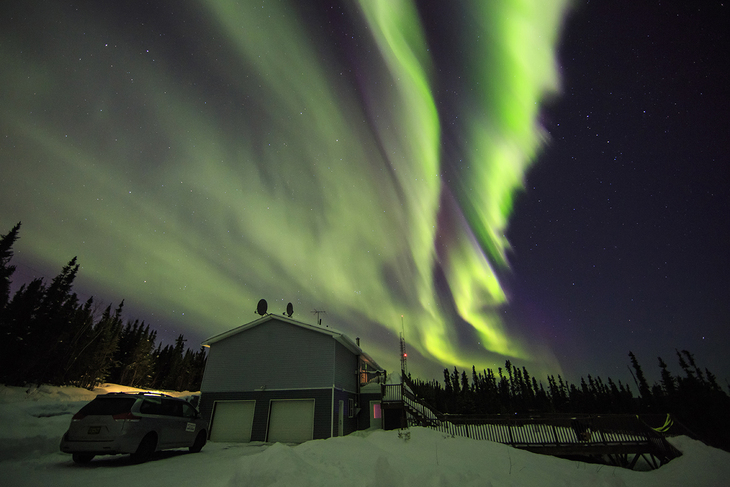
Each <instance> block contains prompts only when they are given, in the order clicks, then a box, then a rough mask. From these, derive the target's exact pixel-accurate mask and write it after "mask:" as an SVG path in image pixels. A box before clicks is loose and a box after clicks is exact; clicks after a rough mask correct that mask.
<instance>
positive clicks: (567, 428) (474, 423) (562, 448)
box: [383, 381, 681, 468]
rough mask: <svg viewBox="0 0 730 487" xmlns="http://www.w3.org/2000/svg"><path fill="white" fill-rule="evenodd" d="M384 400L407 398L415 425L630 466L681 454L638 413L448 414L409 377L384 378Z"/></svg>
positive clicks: (658, 462) (655, 464)
mask: <svg viewBox="0 0 730 487" xmlns="http://www.w3.org/2000/svg"><path fill="white" fill-rule="evenodd" d="M383 402H384V403H390V404H391V405H393V404H395V403H400V404H402V407H403V409H405V411H406V412H407V413H408V414H407V416H408V422H409V424H410V425H420V426H427V427H429V428H432V429H435V430H437V431H441V432H443V433H446V434H448V435H451V436H462V437H467V438H473V439H476V440H488V441H494V442H498V443H503V444H507V445H511V446H513V447H516V448H521V449H525V450H529V451H533V452H537V453H547V454H552V455H589V456H594V457H600V456H605V457H607V458H609V460H610V461H611V462H612V463H614V464H616V465H619V466H624V467H629V468H633V467H634V465H635V464H636V462H637V460H638V459H639V457H643V458H645V460H646V461H647V463H648V464H649V465H650V466H651V467H653V468H657V467H658V466H659V465H663V464H664V463H666V462H668V461H669V460H671V459H673V458H676V457H678V456H680V455H681V453H680V452H679V451H678V450H677V449H676V448H674V447H673V446H672V445H671V444H669V443H668V442H667V440H666V439H665V438H664V436H663V435H662V434H661V433H658V432H656V431H655V430H653V429H652V428H650V427H649V426H648V425H647V424H646V423H644V422H643V421H641V420H640V419H639V418H638V416H635V415H626V414H625V415H587V414H580V415H571V414H545V415H482V416H474V415H451V414H442V413H440V412H439V411H437V410H436V409H435V408H433V407H432V406H430V405H428V404H427V403H425V402H424V401H422V400H420V399H419V398H417V397H416V396H415V394H414V393H413V391H412V389H411V387H409V386H408V383H407V381H404V383H402V384H384V385H383ZM630 455H633V456H632V457H631V456H630Z"/></svg>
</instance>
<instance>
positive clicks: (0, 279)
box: [0, 222, 20, 323]
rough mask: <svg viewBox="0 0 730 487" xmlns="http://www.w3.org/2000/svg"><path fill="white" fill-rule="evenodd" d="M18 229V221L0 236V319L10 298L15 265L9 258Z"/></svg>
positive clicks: (11, 255) (10, 257)
mask: <svg viewBox="0 0 730 487" xmlns="http://www.w3.org/2000/svg"><path fill="white" fill-rule="evenodd" d="M19 231H20V222H18V223H17V224H16V225H15V226H14V227H13V228H12V230H10V231H9V232H8V233H6V234H5V235H3V236H2V237H0V320H2V318H1V317H2V310H3V309H4V308H5V305H6V304H8V300H9V299H10V282H11V281H10V277H11V276H12V275H13V273H14V272H15V266H14V265H10V259H12V258H13V244H15V241H16V240H18V232H19ZM0 323H2V321H0Z"/></svg>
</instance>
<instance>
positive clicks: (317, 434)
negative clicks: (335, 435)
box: [200, 388, 332, 441]
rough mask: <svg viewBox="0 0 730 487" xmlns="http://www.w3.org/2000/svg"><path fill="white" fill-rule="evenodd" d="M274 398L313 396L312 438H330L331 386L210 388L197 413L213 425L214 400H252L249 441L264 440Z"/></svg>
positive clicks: (305, 397) (204, 395)
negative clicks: (231, 390) (212, 389)
mask: <svg viewBox="0 0 730 487" xmlns="http://www.w3.org/2000/svg"><path fill="white" fill-rule="evenodd" d="M273 399H314V432H313V438H314V439H315V440H317V439H324V438H329V437H330V436H331V433H332V429H331V428H332V427H331V425H332V421H331V418H332V388H329V389H310V390H293V391H292V390H289V391H249V392H209V393H206V394H203V395H202V398H201V401H200V414H201V416H202V417H203V418H205V419H206V420H207V421H208V422H209V424H210V426H211V427H212V423H211V419H212V414H213V407H214V404H215V401H236V400H237V401H241V400H254V401H256V407H255V409H254V418H253V425H252V427H251V441H266V440H267V438H266V435H267V432H268V426H269V406H270V402H271V400H273Z"/></svg>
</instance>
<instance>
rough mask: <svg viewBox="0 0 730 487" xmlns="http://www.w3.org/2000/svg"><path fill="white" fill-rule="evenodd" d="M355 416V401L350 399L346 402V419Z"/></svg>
mask: <svg viewBox="0 0 730 487" xmlns="http://www.w3.org/2000/svg"><path fill="white" fill-rule="evenodd" d="M353 416H355V400H354V399H353V398H350V399H348V400H347V417H348V418H352V417H353Z"/></svg>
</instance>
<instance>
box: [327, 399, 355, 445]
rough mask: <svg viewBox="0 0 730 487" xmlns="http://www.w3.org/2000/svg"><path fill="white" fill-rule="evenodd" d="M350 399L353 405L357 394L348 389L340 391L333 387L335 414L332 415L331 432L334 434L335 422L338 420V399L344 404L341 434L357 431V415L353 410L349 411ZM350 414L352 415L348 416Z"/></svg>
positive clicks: (335, 431) (335, 430)
mask: <svg viewBox="0 0 730 487" xmlns="http://www.w3.org/2000/svg"><path fill="white" fill-rule="evenodd" d="M350 399H352V403H353V407H355V405H356V404H357V394H355V393H353V392H348V391H342V390H338V389H335V401H334V403H335V405H334V406H335V414H334V415H333V422H334V425H333V430H332V431H333V433H334V435H335V436H336V435H337V423H338V421H339V404H340V401H342V404H343V406H344V409H343V416H344V417H343V419H344V421H343V426H344V428H343V433H342V434H343V435H349V434H350V433H352V432H354V431H357V416H356V415H355V411H354V410H353V411H352V412H351V411H350V402H349V400H350ZM350 414H352V417H350Z"/></svg>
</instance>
